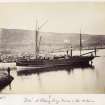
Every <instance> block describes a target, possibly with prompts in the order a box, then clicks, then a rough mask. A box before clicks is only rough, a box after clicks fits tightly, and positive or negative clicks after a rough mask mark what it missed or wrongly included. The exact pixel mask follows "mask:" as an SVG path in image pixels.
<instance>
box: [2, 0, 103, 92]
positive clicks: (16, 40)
mask: <svg viewBox="0 0 105 105" xmlns="http://www.w3.org/2000/svg"><path fill="white" fill-rule="evenodd" d="M104 65H105V2H83V1H81V2H33V3H32V2H29V3H27V2H26V3H25V2H24V3H12V2H11V3H0V94H43V93H46V94H51V93H53V94H65V93H66V94H78V93H79V94H104V93H105V68H104Z"/></svg>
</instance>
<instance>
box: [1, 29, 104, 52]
mask: <svg viewBox="0 0 105 105" xmlns="http://www.w3.org/2000/svg"><path fill="white" fill-rule="evenodd" d="M39 36H41V47H40V49H41V50H46V49H47V50H48V49H57V48H62V47H65V43H64V41H65V40H68V41H69V44H71V45H72V46H73V48H78V47H79V33H53V32H46V33H45V32H39ZM34 43H35V34H34V31H32V30H20V29H4V28H2V29H0V51H1V52H3V53H12V54H14V53H23V52H30V53H31V52H34V49H35V46H34ZM82 43H83V47H96V46H102V45H105V35H88V34H83V35H82Z"/></svg>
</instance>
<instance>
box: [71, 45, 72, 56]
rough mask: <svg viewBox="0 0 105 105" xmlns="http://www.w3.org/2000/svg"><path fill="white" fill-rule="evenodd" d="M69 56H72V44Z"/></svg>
mask: <svg viewBox="0 0 105 105" xmlns="http://www.w3.org/2000/svg"><path fill="white" fill-rule="evenodd" d="M71 57H72V46H71Z"/></svg>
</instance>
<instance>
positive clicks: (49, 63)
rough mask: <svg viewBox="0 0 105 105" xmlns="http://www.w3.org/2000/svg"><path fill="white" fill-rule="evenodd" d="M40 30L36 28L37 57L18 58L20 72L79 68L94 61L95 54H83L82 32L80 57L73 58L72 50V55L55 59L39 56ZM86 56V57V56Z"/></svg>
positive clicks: (17, 63) (17, 64)
mask: <svg viewBox="0 0 105 105" xmlns="http://www.w3.org/2000/svg"><path fill="white" fill-rule="evenodd" d="M38 32H39V28H37V27H36V30H35V57H34V59H32V58H30V59H27V58H25V57H22V58H18V59H17V60H16V66H17V69H18V70H29V69H34V70H37V69H44V68H50V67H61V66H72V67H73V66H74V67H75V66H77V65H88V64H89V63H90V61H92V60H93V59H94V57H95V56H94V54H92V53H93V52H91V55H85V54H81V51H82V39H81V38H82V36H81V32H80V48H79V49H80V55H77V56H73V55H72V48H71V50H70V52H71V53H70V55H69V54H68V51H67V53H66V55H64V56H56V57H53V58H50V57H49V58H46V57H40V56H39V41H38V38H39V35H38ZM84 55H85V56H84Z"/></svg>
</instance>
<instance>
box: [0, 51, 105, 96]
mask: <svg viewBox="0 0 105 105" xmlns="http://www.w3.org/2000/svg"><path fill="white" fill-rule="evenodd" d="M97 55H99V57H96V58H95V59H94V60H93V64H92V66H89V67H83V68H81V67H79V68H72V69H71V68H62V69H59V68H56V69H54V68H53V70H52V69H51V70H50V72H48V71H46V72H39V73H30V74H27V75H26V74H21V75H19V74H18V72H17V70H16V68H13V69H12V70H11V75H12V76H13V77H14V80H13V81H12V82H11V84H9V85H8V86H6V87H5V88H3V89H2V90H1V91H0V93H1V94H4V93H7V94H9V93H10V94H14V93H16V94H20V93H29V94H30V93H31V94H35V93H85V94H87V93H105V50H98V52H97ZM0 72H1V71H0Z"/></svg>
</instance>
